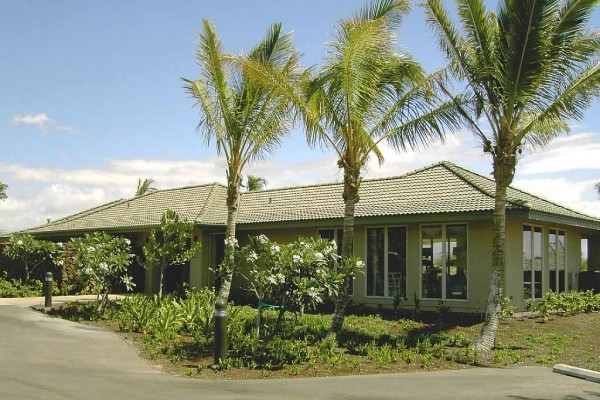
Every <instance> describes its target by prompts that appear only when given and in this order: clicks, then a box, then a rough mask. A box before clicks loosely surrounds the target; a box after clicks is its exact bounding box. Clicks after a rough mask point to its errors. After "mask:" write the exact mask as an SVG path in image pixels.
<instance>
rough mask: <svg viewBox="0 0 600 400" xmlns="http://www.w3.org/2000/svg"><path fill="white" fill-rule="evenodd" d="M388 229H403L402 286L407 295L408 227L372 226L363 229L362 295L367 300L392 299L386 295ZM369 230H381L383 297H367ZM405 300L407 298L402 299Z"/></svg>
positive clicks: (387, 282) (387, 279) (387, 281)
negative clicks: (403, 278)
mask: <svg viewBox="0 0 600 400" xmlns="http://www.w3.org/2000/svg"><path fill="white" fill-rule="evenodd" d="M389 228H403V229H404V232H405V234H404V242H405V243H404V248H405V251H406V254H405V255H404V257H405V260H406V261H405V265H404V267H405V272H406V274H405V275H406V277H405V278H406V282H405V284H404V293H405V294H406V295H408V291H407V289H408V253H409V249H408V226H407V225H373V226H366V227H365V235H364V236H365V243H364V244H365V254H364V255H365V257H364V263H365V266H364V270H363V276H364V282H363V290H364V292H363V293H364V294H365V298H368V299H393V298H394V297H393V296H389V293H388V289H389V277H388V274H389V272H388V266H389V260H388V256H387V255H388V251H389V239H388V229H389ZM369 229H383V253H384V254H385V259H384V262H383V296H379V295H375V296H373V295H368V294H367V292H368V257H369V253H368V250H369V235H368V234H367V232H368V230H369ZM403 298H404V299H405V300H406V298H407V297H403Z"/></svg>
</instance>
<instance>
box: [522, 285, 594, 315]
mask: <svg viewBox="0 0 600 400" xmlns="http://www.w3.org/2000/svg"><path fill="white" fill-rule="evenodd" d="M527 306H528V307H529V310H531V311H537V312H539V314H540V316H541V317H542V318H544V319H547V318H548V315H550V314H551V313H559V314H563V315H575V314H580V313H584V312H592V311H600V294H594V292H593V291H591V290H588V291H586V292H568V293H565V292H563V293H558V294H557V293H554V292H553V291H551V290H550V291H548V292H546V294H545V295H544V297H543V298H542V299H541V300H540V301H539V302H537V303H535V302H533V301H532V302H528V303H527Z"/></svg>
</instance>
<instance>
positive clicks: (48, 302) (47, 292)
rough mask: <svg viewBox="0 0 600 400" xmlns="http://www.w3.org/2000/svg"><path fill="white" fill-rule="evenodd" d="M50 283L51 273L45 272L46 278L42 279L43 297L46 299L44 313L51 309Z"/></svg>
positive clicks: (51, 279)
mask: <svg viewBox="0 0 600 400" xmlns="http://www.w3.org/2000/svg"><path fill="white" fill-rule="evenodd" d="M52 281H53V277H52V272H46V278H45V279H44V296H45V297H46V302H45V303H44V308H45V309H46V311H50V310H51V309H52Z"/></svg>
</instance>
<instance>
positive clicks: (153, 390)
mask: <svg viewBox="0 0 600 400" xmlns="http://www.w3.org/2000/svg"><path fill="white" fill-rule="evenodd" d="M0 304H3V302H2V301H0ZM24 305H25V303H21V305H20V306H15V305H0V399H1V400H13V399H15V400H16V399H18V400H29V399H31V400H34V399H43V400H53V399H86V400H87V399H90V400H93V399H144V400H152V399H169V400H177V399H211V400H212V399H215V400H217V399H261V400H269V399H285V400H292V399H349V400H354V399H369V400H373V399H462V400H466V399H523V400H526V399H530V400H545V399H560V400H576V399H595V400H598V399H600V384H596V383H591V382H587V381H583V380H579V379H576V378H571V377H567V376H563V375H558V374H554V373H552V372H551V369H549V368H543V367H519V368H506V369H497V368H478V369H477V368H474V369H467V370H461V371H442V372H422V373H411V374H390V375H373V376H350V377H334V378H310V379H290V380H246V381H229V380H227V381H223V380H195V379H190V378H184V377H177V376H171V375H167V374H165V373H162V372H160V371H157V370H155V369H154V368H152V367H151V366H150V365H148V364H147V363H146V362H144V361H143V360H141V359H139V358H138V357H137V355H136V354H135V352H134V350H133V349H132V348H131V347H129V345H127V344H126V343H125V342H123V341H122V340H121V339H120V338H119V337H118V336H116V335H115V334H113V333H112V332H108V331H106V330H103V329H98V328H94V327H88V326H84V325H79V324H76V323H72V322H69V321H63V320H59V319H54V318H49V317H47V316H45V315H43V314H40V313H37V312H34V311H31V310H30V309H28V308H26V307H24Z"/></svg>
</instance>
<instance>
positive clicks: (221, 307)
mask: <svg viewBox="0 0 600 400" xmlns="http://www.w3.org/2000/svg"><path fill="white" fill-rule="evenodd" d="M226 360H227V302H226V301H225V300H223V299H217V301H216V303H215V366H216V367H217V366H219V365H220V364H221V363H223V362H224V361H226Z"/></svg>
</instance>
